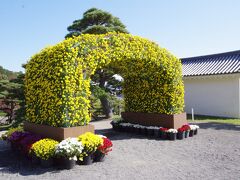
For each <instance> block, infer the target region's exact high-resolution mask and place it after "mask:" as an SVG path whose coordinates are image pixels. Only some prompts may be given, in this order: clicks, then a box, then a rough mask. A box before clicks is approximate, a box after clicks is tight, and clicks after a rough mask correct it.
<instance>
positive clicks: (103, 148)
mask: <svg viewBox="0 0 240 180" xmlns="http://www.w3.org/2000/svg"><path fill="white" fill-rule="evenodd" d="M112 146H113V144H112V141H111V140H110V139H108V138H105V137H103V144H102V145H101V146H99V147H98V150H99V151H101V152H102V153H104V154H107V153H108V152H110V151H112V148H111V147H112Z"/></svg>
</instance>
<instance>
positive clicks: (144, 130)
mask: <svg viewBox="0 0 240 180" xmlns="http://www.w3.org/2000/svg"><path fill="white" fill-rule="evenodd" d="M140 131H141V135H144V136H145V135H146V128H145V127H141V128H140Z"/></svg>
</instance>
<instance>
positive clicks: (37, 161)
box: [31, 154, 41, 165]
mask: <svg viewBox="0 0 240 180" xmlns="http://www.w3.org/2000/svg"><path fill="white" fill-rule="evenodd" d="M31 163H32V164H33V165H39V164H40V163H41V160H40V158H38V157H37V156H36V155H35V154H33V155H32V156H31Z"/></svg>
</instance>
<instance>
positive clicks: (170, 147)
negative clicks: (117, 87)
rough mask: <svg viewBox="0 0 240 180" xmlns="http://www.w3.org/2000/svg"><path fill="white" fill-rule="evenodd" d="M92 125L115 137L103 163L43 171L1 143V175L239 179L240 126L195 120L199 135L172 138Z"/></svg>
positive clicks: (99, 130) (112, 138)
mask: <svg viewBox="0 0 240 180" xmlns="http://www.w3.org/2000/svg"><path fill="white" fill-rule="evenodd" d="M93 124H94V125H95V127H96V129H97V130H96V132H97V133H101V134H104V135H107V136H108V137H109V138H110V139H111V140H112V141H113V145H114V147H113V151H112V152H111V153H110V154H109V155H108V157H107V159H106V161H105V162H103V163H94V164H93V165H90V166H76V167H75V168H74V169H72V170H61V171H59V170H56V169H54V168H49V169H43V168H40V167H33V166H31V164H30V163H29V162H28V161H26V160H24V159H23V158H21V157H18V156H16V155H14V154H12V153H11V150H10V149H9V147H8V145H7V144H6V143H5V142H3V141H0V179H38V180H39V179H55V180H59V179H64V180H65V179H71V180H74V179H83V180H88V179H89V180H95V179H97V180H98V179H102V180H105V179H108V180H109V179H111V180H112V179H113V180H115V179H116V180H118V179H122V180H127V179H131V180H134V179H138V180H141V179H144V180H146V179H147V180H148V179H160V180H161V179H170V180H171V179H174V180H176V179H177V180H178V179H180V180H188V179H189V180H193V179H196V180H198V179H201V180H202V179H204V180H205V179H206V180H208V179H209V180H210V179H211V180H212V179H216V180H222V179H224V180H232V179H234V180H239V179H240V126H233V125H224V124H218V123H196V124H198V125H199V126H200V128H201V129H200V131H199V134H198V135H197V136H194V137H189V138H188V139H184V140H178V141H174V142H171V141H161V140H154V139H147V138H145V137H143V136H140V135H134V134H127V133H119V132H114V131H112V130H111V129H110V127H111V126H110V124H109V121H101V122H94V123H93Z"/></svg>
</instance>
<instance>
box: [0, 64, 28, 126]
mask: <svg viewBox="0 0 240 180" xmlns="http://www.w3.org/2000/svg"><path fill="white" fill-rule="evenodd" d="M23 81H24V74H22V73H21V72H12V71H9V70H7V69H4V68H3V67H2V66H0V110H1V111H3V112H5V113H6V114H7V116H8V120H9V122H10V123H11V122H12V120H13V118H14V117H18V118H20V116H19V115H18V114H19V111H20V110H21V113H22V114H21V118H22V119H23V118H24V111H22V110H23V108H25V105H23V104H25V103H24V102H25V98H24V86H23V84H24V83H23ZM22 105H23V106H22Z"/></svg>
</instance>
